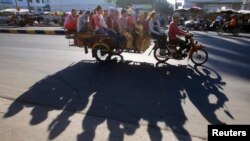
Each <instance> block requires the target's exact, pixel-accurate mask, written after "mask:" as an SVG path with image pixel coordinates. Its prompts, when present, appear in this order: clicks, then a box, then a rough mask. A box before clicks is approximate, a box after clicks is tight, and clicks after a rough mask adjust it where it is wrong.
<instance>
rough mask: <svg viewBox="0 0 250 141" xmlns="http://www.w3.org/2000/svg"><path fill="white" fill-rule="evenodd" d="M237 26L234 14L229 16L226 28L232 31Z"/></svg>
mask: <svg viewBox="0 0 250 141" xmlns="http://www.w3.org/2000/svg"><path fill="white" fill-rule="evenodd" d="M237 25H238V20H237V17H236V15H235V14H232V15H231V20H230V21H229V22H228V23H227V28H228V29H229V30H230V31H232V30H233V29H234V28H235V27H237Z"/></svg>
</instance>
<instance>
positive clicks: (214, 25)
mask: <svg viewBox="0 0 250 141" xmlns="http://www.w3.org/2000/svg"><path fill="white" fill-rule="evenodd" d="M222 25H223V21H213V22H212V23H211V24H210V27H209V28H210V30H211V31H216V29H217V28H218V27H220V26H222Z"/></svg>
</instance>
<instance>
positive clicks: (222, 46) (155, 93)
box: [0, 32, 250, 141]
mask: <svg viewBox="0 0 250 141" xmlns="http://www.w3.org/2000/svg"><path fill="white" fill-rule="evenodd" d="M194 35H195V38H196V39H197V40H198V41H199V42H200V43H203V44H205V45H206V46H207V49H208V52H209V57H210V58H209V61H208V62H207V63H206V64H205V66H198V67H194V66H193V65H192V63H190V66H187V60H184V61H173V60H170V61H169V62H168V64H156V61H155V60H154V59H153V57H152V56H148V51H147V52H146V53H145V54H124V58H125V60H128V61H126V62H124V63H122V64H105V65H101V64H99V63H96V62H95V61H94V59H93V58H92V57H91V55H90V54H87V55H86V54H84V52H83V50H84V49H82V48H74V47H69V46H68V42H67V40H66V39H65V38H64V36H55V35H54V36H48V35H25V34H18V35H16V34H0V42H1V45H0V68H1V69H0V77H1V80H0V94H1V95H0V96H1V98H4V99H1V101H2V103H3V105H2V106H1V107H2V108H1V113H2V114H1V115H2V117H3V118H2V119H1V120H0V125H1V127H6V128H5V129H6V130H1V131H0V135H1V136H2V137H1V138H3V139H5V140H15V139H16V138H15V137H12V136H11V135H10V133H13V134H17V136H18V137H19V138H20V139H23V140H31V139H32V140H33V139H34V138H36V139H37V140H53V139H55V140H61V139H65V138H64V137H67V138H68V139H69V140H107V139H108V138H109V139H110V140H126V141H128V140H145V141H146V140H177V139H178V140H181V141H182V140H184V141H186V140H187V141H189V140H197V141H198V140H206V138H207V125H208V124H222V123H225V124H249V123H250V116H249V115H250V111H249V110H248V109H249V103H250V97H249V90H250V89H249V81H250V74H249V61H250V57H249V55H248V52H249V50H250V48H249V43H250V41H249V38H248V35H247V34H246V35H244V36H243V35H242V37H233V36H225V37H220V36H218V35H216V34H215V33H210V32H209V33H206V32H194ZM129 60H132V62H131V61H129ZM156 65H158V66H160V67H156ZM6 99H7V100H6ZM13 100H14V101H13ZM20 120H22V122H20ZM13 123H15V124H13ZM18 128H23V131H22V130H16V129H18ZM26 131H27V134H26V135H25V136H23V135H24V132H26ZM170 131H173V132H170ZM31 133H32V134H31Z"/></svg>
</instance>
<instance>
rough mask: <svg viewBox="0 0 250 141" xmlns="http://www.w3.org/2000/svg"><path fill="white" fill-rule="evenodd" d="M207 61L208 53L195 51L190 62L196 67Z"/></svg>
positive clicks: (201, 50)
mask: <svg viewBox="0 0 250 141" xmlns="http://www.w3.org/2000/svg"><path fill="white" fill-rule="evenodd" d="M207 60H208V53H207V51H206V50H205V49H202V48H200V49H197V50H196V51H195V52H194V53H193V54H192V56H191V61H192V62H193V63H194V64H196V65H202V64H204V63H205V62H206V61H207Z"/></svg>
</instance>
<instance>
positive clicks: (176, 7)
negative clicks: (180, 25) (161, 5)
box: [175, 0, 178, 9]
mask: <svg viewBox="0 0 250 141" xmlns="http://www.w3.org/2000/svg"><path fill="white" fill-rule="evenodd" d="M175 9H178V6H177V0H175Z"/></svg>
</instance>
